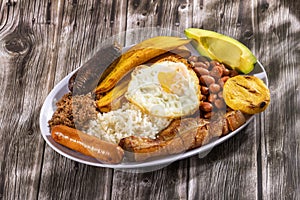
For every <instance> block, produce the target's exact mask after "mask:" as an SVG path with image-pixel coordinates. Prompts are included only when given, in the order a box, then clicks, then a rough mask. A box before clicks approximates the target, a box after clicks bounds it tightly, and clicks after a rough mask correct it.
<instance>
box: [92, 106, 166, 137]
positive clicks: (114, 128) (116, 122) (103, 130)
mask: <svg viewBox="0 0 300 200" xmlns="http://www.w3.org/2000/svg"><path fill="white" fill-rule="evenodd" d="M170 122H171V120H170V119H167V118H161V117H154V116H151V115H147V114H145V113H143V112H142V111H141V110H140V109H139V108H138V107H137V106H135V105H133V104H131V103H126V104H124V105H123V106H122V108H120V109H118V110H114V111H110V112H107V113H103V114H101V113H99V114H98V116H97V119H96V120H93V121H90V126H89V129H88V130H87V131H86V132H87V133H88V134H91V135H94V136H96V137H99V138H100V139H102V140H105V141H108V142H113V143H119V141H120V139H122V138H124V137H128V136H131V135H134V136H139V137H148V138H153V139H154V138H155V135H156V134H157V133H159V132H160V131H161V130H163V129H164V128H166V127H168V126H169V124H170Z"/></svg>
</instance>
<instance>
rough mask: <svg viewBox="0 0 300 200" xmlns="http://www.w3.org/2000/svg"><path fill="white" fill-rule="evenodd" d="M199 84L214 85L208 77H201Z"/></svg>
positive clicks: (212, 79) (211, 78) (213, 81)
mask: <svg viewBox="0 0 300 200" xmlns="http://www.w3.org/2000/svg"><path fill="white" fill-rule="evenodd" d="M200 82H201V83H202V84H203V85H210V84H213V83H215V79H214V78H213V77H211V76H209V75H203V76H201V77H200Z"/></svg>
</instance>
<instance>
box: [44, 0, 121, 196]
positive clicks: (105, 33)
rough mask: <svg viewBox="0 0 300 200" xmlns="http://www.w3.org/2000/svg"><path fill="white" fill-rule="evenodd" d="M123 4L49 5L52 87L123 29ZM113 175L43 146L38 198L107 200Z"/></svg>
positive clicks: (79, 3) (108, 170) (108, 171)
mask: <svg viewBox="0 0 300 200" xmlns="http://www.w3.org/2000/svg"><path fill="white" fill-rule="evenodd" d="M123 4H124V1H109V0H107V1H101V2H100V1H96V0H95V1H92V0H91V1H88V2H79V1H63V0H62V1H57V2H53V3H52V4H51V8H50V9H51V18H49V19H50V20H49V24H53V25H54V28H55V30H54V31H55V34H54V38H55V39H54V41H53V42H52V43H50V44H51V45H52V46H53V51H54V53H55V55H54V57H53V62H51V66H50V67H51V68H53V69H55V71H54V72H53V73H52V75H53V76H54V77H53V78H52V79H49V80H48V81H49V82H50V83H52V87H53V86H54V85H55V84H56V83H58V81H60V80H61V79H62V78H63V77H64V76H66V75H67V74H68V73H70V72H71V71H72V70H74V69H75V68H77V67H79V66H81V65H82V64H83V63H85V62H86V61H87V60H88V59H89V58H91V57H92V56H93V53H95V52H96V51H97V48H98V47H99V46H100V44H99V43H100V42H103V41H104V40H105V38H107V37H110V36H111V35H113V34H115V33H118V32H120V31H123V30H125V21H124V20H125V18H124V16H123V15H124V14H123V13H124V12H125V10H124V9H125V8H126V7H125V8H124V7H123ZM53 81H54V82H53ZM44 97H46V96H44ZM112 172H113V170H111V169H105V168H96V167H91V166H87V165H84V164H80V163H77V162H74V161H71V160H69V159H67V158H65V157H63V156H60V155H58V154H57V153H56V152H54V151H53V150H52V149H51V148H50V147H49V146H48V145H46V148H45V153H44V160H43V168H42V173H41V182H40V189H39V195H38V199H110V190H111V181H112V180H111V179H112Z"/></svg>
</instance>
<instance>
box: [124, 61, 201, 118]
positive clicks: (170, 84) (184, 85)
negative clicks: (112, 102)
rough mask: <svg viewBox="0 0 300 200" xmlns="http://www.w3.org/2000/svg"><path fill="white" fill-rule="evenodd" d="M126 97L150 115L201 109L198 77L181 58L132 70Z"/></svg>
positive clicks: (171, 115) (174, 115) (183, 113)
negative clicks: (176, 60) (180, 60)
mask: <svg viewBox="0 0 300 200" xmlns="http://www.w3.org/2000/svg"><path fill="white" fill-rule="evenodd" d="M125 97H126V98H127V100H128V101H129V102H131V103H133V104H135V105H137V106H138V107H139V108H140V109H141V110H142V111H144V112H146V113H149V114H151V115H154V116H159V117H167V118H178V117H182V116H186V115H190V114H193V113H194V112H195V111H197V110H198V108H199V103H200V86H199V80H198V77H197V75H196V74H195V72H194V71H193V70H192V69H189V68H188V67H187V66H186V65H185V64H183V63H180V62H171V61H165V62H160V63H155V64H153V65H151V66H146V65H141V66H138V67H137V68H136V69H135V70H134V71H133V72H132V74H131V81H130V82H129V85H128V90H127V92H126V94H125Z"/></svg>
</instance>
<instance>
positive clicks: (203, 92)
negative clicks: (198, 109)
mask: <svg viewBox="0 0 300 200" xmlns="http://www.w3.org/2000/svg"><path fill="white" fill-rule="evenodd" d="M208 93H209V89H208V87H205V86H201V94H204V95H207V94H208Z"/></svg>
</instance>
